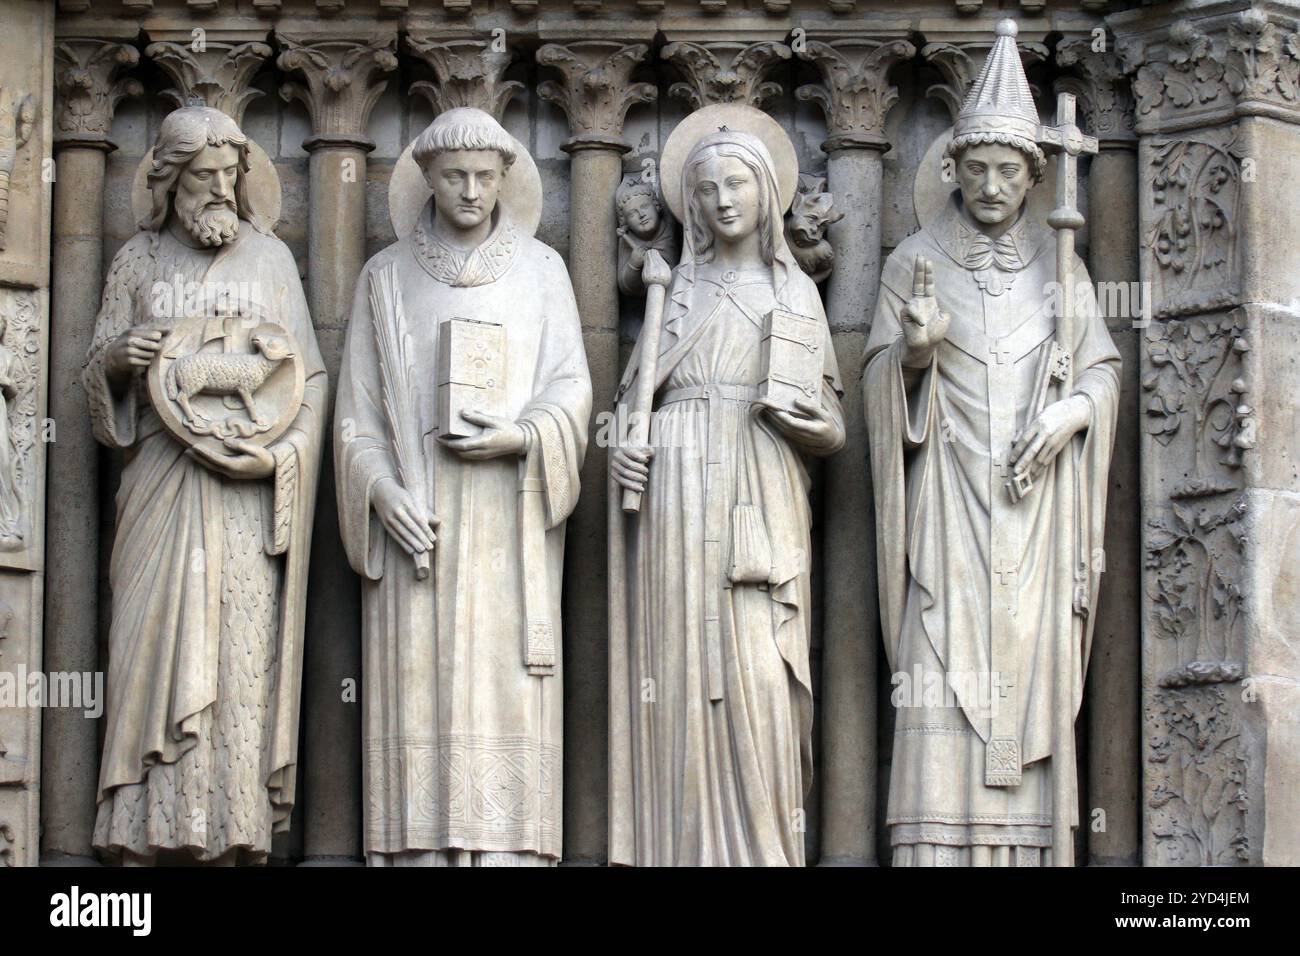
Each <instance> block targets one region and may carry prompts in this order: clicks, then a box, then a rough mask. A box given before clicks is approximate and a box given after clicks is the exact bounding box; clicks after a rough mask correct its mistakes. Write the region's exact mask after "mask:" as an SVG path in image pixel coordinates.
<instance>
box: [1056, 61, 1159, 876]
mask: <svg viewBox="0 0 1300 956" xmlns="http://www.w3.org/2000/svg"><path fill="white" fill-rule="evenodd" d="M1095 45H1096V44H1095V43H1094V40H1093V38H1092V37H1091V36H1088V37H1078V38H1071V39H1067V40H1063V41H1061V42H1060V43H1058V44H1057V47H1056V62H1057V65H1058V66H1060V67H1062V68H1064V69H1066V70H1069V71H1071V73H1072V74H1073V75H1070V76H1065V77H1062V78H1061V79H1060V80H1058V81H1057V89H1058V90H1060V91H1064V92H1071V93H1074V94H1075V96H1076V97H1077V98H1078V103H1079V107H1080V112H1081V117H1082V125H1083V127H1084V129H1085V130H1086V131H1087V132H1088V133H1090V134H1091V135H1093V136H1096V137H1097V139H1098V142H1099V144H1100V152H1099V153H1098V154H1097V155H1096V156H1094V157H1093V158H1092V160H1091V165H1090V166H1089V168H1088V270H1089V272H1090V273H1091V275H1092V281H1093V283H1094V284H1095V285H1096V286H1097V289H1098V292H1099V293H1100V295H1099V299H1100V301H1101V302H1102V308H1103V309H1104V310H1105V312H1106V324H1107V326H1108V328H1109V329H1110V334H1111V337H1112V338H1113V339H1114V340H1115V344H1116V346H1117V347H1118V348H1119V351H1120V356H1121V357H1122V358H1123V361H1124V368H1123V379H1122V381H1121V383H1120V411H1119V422H1118V424H1117V426H1116V429H1115V452H1114V456H1113V457H1112V459H1111V465H1110V490H1109V494H1108V497H1107V502H1106V544H1105V548H1106V551H1105V561H1106V565H1105V573H1104V574H1103V575H1102V578H1101V593H1100V595H1099V597H1098V600H1097V609H1096V612H1097V624H1096V626H1095V630H1094V631H1093V637H1092V653H1091V658H1090V660H1089V663H1088V675H1087V680H1086V681H1085V684H1084V687H1085V693H1084V711H1085V720H1086V725H1087V741H1088V743H1087V752H1086V762H1087V772H1086V774H1085V775H1084V778H1085V779H1086V781H1087V788H1088V798H1087V803H1086V804H1085V808H1086V809H1087V811H1088V813H1087V815H1086V818H1085V819H1086V823H1085V826H1084V827H1083V828H1082V829H1085V830H1086V837H1087V860H1088V865H1089V866H1136V865H1138V862H1139V859H1140V854H1141V847H1142V839H1141V824H1140V820H1139V817H1140V814H1139V811H1138V806H1139V791H1140V789H1141V766H1142V763H1141V753H1140V750H1141V740H1142V732H1141V726H1142V714H1141V706H1140V705H1141V699H1142V690H1141V676H1140V669H1141V654H1140V653H1139V651H1140V648H1141V643H1142V641H1141V628H1140V627H1139V625H1138V621H1139V620H1140V617H1141V595H1140V586H1141V580H1142V562H1141V548H1142V542H1141V516H1140V515H1139V514H1137V513H1136V512H1135V511H1134V508H1133V500H1134V495H1135V493H1136V492H1137V489H1138V485H1139V484H1140V481H1141V468H1140V461H1141V457H1140V454H1141V448H1140V445H1141V442H1140V439H1139V434H1140V433H1139V427H1138V426H1139V419H1140V417H1141V416H1140V414H1139V411H1138V404H1139V403H1138V395H1139V392H1140V391H1141V389H1140V387H1139V379H1140V375H1139V366H1140V364H1141V363H1140V361H1139V358H1138V355H1139V349H1138V343H1139V340H1140V339H1141V336H1142V328H1141V325H1142V302H1143V297H1142V296H1141V295H1140V294H1139V286H1138V284H1137V282H1138V217H1137V209H1138V195H1137V192H1138V185H1137V136H1136V135H1135V134H1134V133H1133V99H1132V95H1131V93H1130V92H1129V88H1128V87H1129V84H1128V80H1127V79H1126V78H1125V76H1124V73H1123V70H1122V68H1121V66H1120V62H1119V57H1118V55H1117V54H1116V53H1115V51H1114V44H1113V43H1110V42H1108V43H1107V44H1106V49H1105V50H1096V49H1094V46H1095ZM1098 810H1100V811H1102V813H1103V814H1104V816H1097V815H1096V814H1097V811H1098Z"/></svg>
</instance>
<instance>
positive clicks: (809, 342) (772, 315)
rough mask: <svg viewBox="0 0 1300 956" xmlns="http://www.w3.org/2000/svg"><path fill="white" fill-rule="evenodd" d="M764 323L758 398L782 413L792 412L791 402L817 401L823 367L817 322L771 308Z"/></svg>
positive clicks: (819, 331) (818, 323)
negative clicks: (779, 409)
mask: <svg viewBox="0 0 1300 956" xmlns="http://www.w3.org/2000/svg"><path fill="white" fill-rule="evenodd" d="M765 324H766V327H765V329H764V332H763V384H762V397H763V398H765V399H767V400H768V401H770V402H772V403H773V404H775V405H776V406H777V407H779V408H783V409H785V410H786V411H795V407H794V403H795V399H799V398H802V399H805V400H806V401H810V402H815V401H817V399H818V396H819V395H820V394H821V386H822V369H823V366H824V364H825V360H824V357H823V355H822V347H823V342H822V327H821V323H820V322H818V321H817V320H816V319H814V318H810V317H809V316H806V315H798V314H796V313H794V312H787V311H785V310H784V309H773V310H772V311H771V312H769V313H768V314H767V319H766V323H765Z"/></svg>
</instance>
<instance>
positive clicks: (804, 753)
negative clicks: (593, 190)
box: [610, 105, 845, 866]
mask: <svg viewBox="0 0 1300 956" xmlns="http://www.w3.org/2000/svg"><path fill="white" fill-rule="evenodd" d="M663 169H664V179H663V181H664V195H665V198H666V199H667V201H668V202H669V204H670V206H671V207H672V211H673V213H674V214H675V215H676V216H677V217H678V218H679V219H681V220H682V223H683V226H684V235H685V240H684V245H685V249H684V252H683V255H682V261H681V264H680V265H679V266H678V267H677V268H676V269H675V270H673V272H672V276H671V283H670V284H669V282H668V276H667V275H666V274H662V275H653V274H652V272H651V270H650V269H647V276H646V278H647V281H657V282H663V283H664V284H668V294H667V306H666V309H665V314H664V316H663V319H662V330H661V331H660V330H658V329H656V328H655V324H654V323H653V322H652V321H651V318H650V317H647V325H646V328H645V329H644V330H643V332H642V334H641V337H640V338H639V339H638V344H637V347H636V350H635V351H634V353H633V355H632V359H631V362H630V363H629V366H628V371H627V373H626V374H625V375H624V377H623V381H622V384H621V385H620V387H619V391H618V395H619V401H620V402H623V401H626V398H627V396H628V395H629V394H630V393H632V392H634V391H636V390H637V386H638V383H639V382H640V381H641V380H642V379H643V378H644V377H645V376H646V375H648V374H649V375H653V383H654V386H653V392H654V396H655V408H656V409H657V410H656V412H655V416H654V417H655V421H654V424H653V427H652V430H651V435H652V442H651V443H649V444H628V443H624V444H620V446H619V447H618V448H617V449H616V450H615V452H614V453H613V454H612V455H611V459H610V473H611V495H610V500H611V502H613V503H614V504H613V505H612V508H611V515H610V589H611V594H610V602H611V603H610V609H611V611H610V614H611V622H610V682H611V688H610V696H611V701H610V762H611V770H610V801H611V807H610V840H611V846H610V860H611V862H613V863H617V864H629V865H630V864H635V865H643V866H652V865H717V866H726V865H767V866H778V865H790V866H801V865H803V863H804V832H803V831H804V829H805V828H804V826H803V818H804V799H805V797H806V795H807V792H808V787H809V785H810V783H811V729H812V684H811V678H810V673H809V667H810V665H809V659H808V655H809V639H810V614H811V607H810V601H811V580H810V567H809V564H810V562H809V548H810V543H809V541H810V537H809V536H810V525H811V514H810V510H809V503H808V473H807V471H806V470H805V466H804V463H803V461H802V458H801V456H802V454H804V453H807V454H811V455H829V454H831V453H833V452H835V451H836V450H837V449H839V448H840V447H841V446H842V445H843V443H844V436H845V432H844V422H843V411H842V408H841V404H840V398H841V394H842V393H841V389H840V384H839V379H838V373H837V371H836V370H837V365H836V362H835V357H834V354H833V349H832V347H831V337H830V330H829V327H828V325H827V322H826V317H825V313H824V311H823V309H822V304H821V300H820V298H819V297H818V293H817V287H816V285H815V284H814V283H813V281H812V279H811V278H809V277H808V276H807V275H806V274H805V273H804V272H803V270H801V269H800V268H799V266H798V264H797V263H796V262H795V260H794V257H793V256H792V254H791V252H790V249H789V247H788V246H787V244H786V240H785V235H784V230H783V213H784V211H785V210H786V209H787V208H789V205H790V202H791V200H792V199H793V196H794V187H795V178H796V175H797V167H796V165H795V160H794V150H793V147H792V145H791V144H790V142H789V139H788V137H787V136H786V135H785V133H784V132H783V131H782V130H781V128H780V127H779V126H777V124H776V123H775V122H774V121H773V120H771V119H770V118H769V117H767V116H766V114H763V113H761V112H759V111H757V110H755V109H753V108H752V107H745V106H738V105H726V106H714V107H707V108H705V109H703V110H699V111H697V112H695V113H693V114H692V115H691V116H690V117H688V118H687V119H686V120H684V121H683V122H682V123H681V124H680V125H679V126H678V128H677V129H676V130H675V131H674V133H673V135H672V138H671V139H670V140H669V142H668V143H667V144H666V146H665V150H664V165H663ZM786 326H791V327H800V326H801V327H802V328H804V329H805V331H806V335H805V338H804V340H803V341H802V342H801V343H800V351H801V352H802V353H804V354H805V355H808V354H811V355H813V356H815V358H816V364H817V369H816V372H815V374H814V376H813V379H812V381H811V382H808V383H805V385H804V387H803V388H802V389H801V390H800V391H799V396H800V397H798V398H795V399H794V400H793V402H789V403H786V404H785V405H784V407H783V405H782V403H781V402H779V401H778V400H777V399H776V398H775V397H774V395H775V391H774V389H773V388H772V383H773V382H775V381H777V380H778V379H782V378H783V376H784V377H798V376H786V373H785V372H783V371H782V369H781V368H778V365H779V364H780V363H779V362H776V361H772V362H769V361H768V355H769V352H772V351H780V350H779V349H778V348H777V346H775V345H773V343H772V341H771V340H772V339H774V338H775V337H776V336H777V335H778V334H779V329H780V328H785V327H786ZM652 329H655V332H656V335H657V338H658V348H657V349H653V352H652V353H651V354H650V355H648V356H647V355H642V352H643V351H644V349H645V348H646V341H647V333H649V332H650V331H651V330H652ZM809 330H810V331H809ZM652 348H653V347H652ZM647 359H649V361H647ZM624 489H627V490H629V491H631V492H633V493H639V494H640V495H641V496H642V500H641V504H640V510H639V513H638V514H636V515H635V516H632V517H628V518H626V519H625V516H624V515H623V513H622V511H621V510H619V507H618V502H619V501H620V499H621V497H622V494H621V493H622V491H623V490H624Z"/></svg>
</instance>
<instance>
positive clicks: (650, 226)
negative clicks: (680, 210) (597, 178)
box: [615, 181, 663, 241]
mask: <svg viewBox="0 0 1300 956" xmlns="http://www.w3.org/2000/svg"><path fill="white" fill-rule="evenodd" d="M615 202H616V203H617V205H618V225H619V233H620V235H621V234H623V233H624V232H630V233H631V234H632V235H634V236H636V238H638V239H641V240H642V241H646V240H649V239H653V238H654V236H655V233H657V232H658V231H659V221H660V217H661V216H662V215H663V210H662V208H661V207H660V205H659V195H658V193H656V192H655V188H654V186H653V185H651V184H650V183H646V182H639V181H633V182H624V183H623V184H622V185H620V186H619V187H618V194H617V195H616V196H615Z"/></svg>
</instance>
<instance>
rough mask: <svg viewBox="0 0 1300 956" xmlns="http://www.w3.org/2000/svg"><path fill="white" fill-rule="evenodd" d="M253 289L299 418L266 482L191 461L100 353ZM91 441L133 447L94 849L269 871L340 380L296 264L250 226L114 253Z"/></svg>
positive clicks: (98, 337)
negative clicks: (331, 378)
mask: <svg viewBox="0 0 1300 956" xmlns="http://www.w3.org/2000/svg"><path fill="white" fill-rule="evenodd" d="M205 281H206V282H208V283H222V284H225V283H243V284H244V285H240V286H238V288H239V289H240V290H241V294H242V293H247V294H248V295H250V296H251V297H252V299H253V301H252V302H251V303H250V304H251V305H252V307H253V309H254V310H255V311H256V312H258V313H260V314H261V315H264V316H266V317H267V318H268V319H270V320H272V321H275V322H277V323H279V324H280V325H282V326H283V327H284V328H286V329H287V330H289V331H290V332H291V333H292V334H293V336H294V337H295V339H296V340H297V343H298V348H299V351H300V353H301V356H302V360H303V364H304V366H305V373H306V388H305V390H304V394H303V404H302V407H301V409H300V411H299V412H298V415H297V417H296V418H295V419H294V421H293V424H292V425H291V427H290V428H289V430H288V431H287V432H286V433H285V434H284V435H282V436H281V437H280V438H279V439H278V440H277V441H275V442H274V443H273V444H272V445H271V446H270V447H269V450H270V451H271V453H272V454H273V455H274V457H275V462H276V467H275V473H274V475H273V476H272V477H269V478H265V479H238V480H236V479H230V478H226V477H224V476H222V475H219V474H218V473H216V472H214V471H211V470H210V469H208V468H207V467H205V466H204V465H202V464H200V463H199V462H198V461H197V460H195V459H193V458H191V457H190V456H189V455H187V454H186V451H187V448H186V446H185V445H183V444H182V443H181V442H179V441H178V440H176V439H175V438H173V437H172V436H171V434H170V433H169V432H167V431H166V429H165V428H164V427H163V423H162V420H161V419H160V418H159V417H158V414H157V412H155V411H154V408H153V406H152V405H151V404H150V402H149V398H148V391H147V388H146V385H145V381H144V377H143V376H136V377H134V378H133V380H132V382H131V383H130V385H129V386H128V387H127V388H126V390H125V391H124V392H122V393H121V394H118V393H115V392H114V391H113V389H112V387H111V386H110V385H109V381H108V377H107V375H106V373H105V359H106V351H107V348H108V346H109V345H111V344H112V342H113V341H114V340H115V339H116V338H117V337H118V336H119V335H120V334H121V333H122V332H124V331H125V330H127V329H129V328H132V327H135V326H138V327H142V328H167V327H169V326H170V325H171V324H172V323H173V322H174V321H175V318H174V316H176V315H178V314H180V312H181V310H182V308H184V307H185V303H184V302H183V301H182V299H183V297H181V298H177V299H174V300H172V301H170V308H169V307H168V300H167V299H166V298H165V297H163V296H160V292H159V290H162V289H166V288H172V289H175V288H177V286H178V284H179V286H180V287H182V288H183V287H184V285H186V284H188V283H203V282H205ZM83 383H84V385H85V388H86V392H87V397H88V400H89V404H90V414H91V418H92V421H93V423H94V430H95V437H96V438H98V439H99V441H101V442H102V443H104V444H105V445H107V446H109V447H110V448H115V449H122V450H124V451H125V457H126V464H125V467H124V468H123V471H122V482H121V486H120V488H119V489H118V494H117V530H116V538H115V540H114V543H113V555H112V563H111V565H110V569H109V581H110V585H111V587H112V591H113V619H112V627H111V630H110V633H109V665H108V706H107V712H106V716H105V738H104V755H103V759H102V760H101V763H100V778H99V813H98V820H97V823H96V827H95V837H94V840H95V845H96V846H97V847H99V848H101V849H104V850H108V851H110V852H119V851H121V850H129V851H131V852H132V853H136V854H140V855H152V854H153V853H155V852H156V851H158V850H160V849H161V850H173V849H188V850H189V851H190V852H191V853H192V854H193V855H194V856H195V857H196V858H197V859H199V860H203V861H209V860H213V859H216V858H217V857H219V856H221V855H222V854H224V853H226V852H227V851H228V850H231V849H235V848H238V849H239V850H241V851H244V853H245V855H246V856H247V857H248V859H249V860H250V861H254V862H256V861H260V860H263V859H265V857H266V855H267V853H268V852H269V851H270V844H271V835H272V832H273V831H274V832H279V831H282V830H287V829H288V827H289V814H290V811H291V810H292V808H293V800H294V784H295V780H294V776H295V773H296V767H295V764H296V762H297V749H298V702H299V691H300V687H301V680H302V646H303V614H304V602H305V600H306V585H307V558H308V554H309V552H310V550H311V529H312V507H313V504H314V501H315V495H316V478H317V468H318V464H319V457H320V444H321V437H322V429H323V423H324V416H325V409H326V403H327V402H328V384H327V381H326V376H325V368H324V365H323V363H322V362H321V358H320V353H319V351H318V349H317V346H316V336H315V332H314V330H313V329H312V325H311V319H310V316H309V315H308V313H307V302H306V299H305V298H304V296H303V292H302V284H301V282H300V280H299V278H298V267H297V265H296V264H295V263H294V259H293V255H292V254H291V253H290V252H289V249H288V247H287V246H285V245H284V243H283V242H281V241H280V240H279V239H277V238H276V237H275V236H273V235H271V234H269V233H264V232H261V231H259V230H257V229H255V228H254V227H253V226H252V225H251V224H250V223H248V222H246V221H245V222H241V223H240V229H239V234H238V237H237V239H235V240H234V241H233V242H229V243H225V244H223V245H222V246H220V247H218V248H216V249H193V248H190V247H189V246H186V245H184V244H182V243H181V242H179V241H178V240H177V239H176V238H175V237H173V236H172V235H171V233H170V232H168V231H163V232H161V233H150V232H141V233H137V234H136V235H135V236H133V237H132V238H131V239H129V240H128V241H127V243H126V244H125V245H124V246H123V247H122V248H121V250H119V251H118V253H117V255H116V256H115V257H114V259H113V264H112V267H111V268H110V270H109V275H108V279H107V281H106V283H105V288H104V298H103V306H102V308H101V309H100V313H99V317H98V319H97V321H96V325H95V335H94V339H93V342H92V344H91V348H90V352H89V355H88V358H87V363H86V367H85V369H84V372H83Z"/></svg>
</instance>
